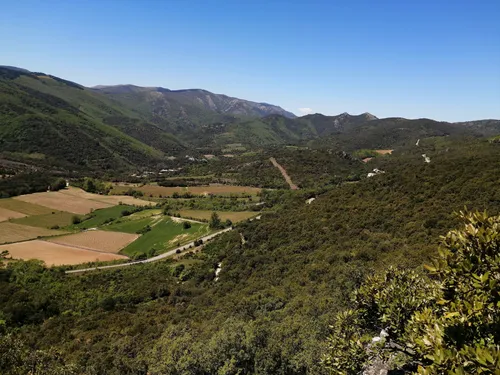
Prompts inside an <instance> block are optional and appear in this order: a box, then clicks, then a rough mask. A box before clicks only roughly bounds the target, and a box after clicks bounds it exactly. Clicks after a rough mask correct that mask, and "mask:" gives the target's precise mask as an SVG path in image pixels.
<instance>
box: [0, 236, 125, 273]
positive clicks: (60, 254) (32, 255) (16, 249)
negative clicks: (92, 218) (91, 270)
mask: <svg viewBox="0 0 500 375" xmlns="http://www.w3.org/2000/svg"><path fill="white" fill-rule="evenodd" d="M4 250H7V251H8V252H9V254H10V255H11V256H12V258H15V259H25V260H28V259H38V260H41V261H43V262H45V264H46V265H47V266H49V267H51V266H61V265H75V264H81V263H88V262H98V261H99V262H106V261H112V260H117V259H124V260H126V259H128V258H127V257H126V256H123V255H119V254H113V253H105V252H98V251H89V250H83V249H79V248H76V247H72V246H65V245H60V244H57V243H53V242H47V241H42V240H34V241H24V242H17V243H12V244H9V245H1V246H0V251H4Z"/></svg>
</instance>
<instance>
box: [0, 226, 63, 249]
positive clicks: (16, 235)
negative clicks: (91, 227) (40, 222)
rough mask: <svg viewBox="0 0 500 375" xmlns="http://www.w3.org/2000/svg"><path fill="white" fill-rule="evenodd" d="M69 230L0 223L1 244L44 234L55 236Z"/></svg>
mask: <svg viewBox="0 0 500 375" xmlns="http://www.w3.org/2000/svg"><path fill="white" fill-rule="evenodd" d="M64 233H67V232H63V231H59V230H51V229H46V228H36V227H30V226H28V225H21V224H15V223H9V222H3V223H0V244H1V243H7V242H17V241H26V240H30V239H32V238H37V237H39V236H40V237H43V236H55V235H58V234H64Z"/></svg>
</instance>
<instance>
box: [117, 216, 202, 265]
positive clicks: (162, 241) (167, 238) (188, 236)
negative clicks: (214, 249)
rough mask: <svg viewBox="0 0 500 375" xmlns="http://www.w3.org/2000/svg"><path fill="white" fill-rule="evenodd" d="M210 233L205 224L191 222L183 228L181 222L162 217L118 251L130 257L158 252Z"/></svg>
mask: <svg viewBox="0 0 500 375" xmlns="http://www.w3.org/2000/svg"><path fill="white" fill-rule="evenodd" d="M209 233H210V230H209V228H208V225H207V224H198V223H191V228H189V229H184V228H183V225H182V222H179V223H177V222H174V221H172V220H171V219H170V218H168V217H163V218H162V219H161V220H160V222H158V223H157V224H155V225H154V226H152V227H151V231H149V232H147V233H145V234H143V235H142V236H141V237H139V238H138V239H137V240H135V241H134V242H132V243H131V244H130V245H128V246H127V247H125V248H124V249H123V250H122V251H121V252H120V253H122V254H125V255H128V256H130V257H134V256H137V254H147V255H148V256H151V255H153V254H160V253H162V252H165V251H166V250H169V249H173V248H175V247H177V243H180V244H181V245H182V244H185V243H188V242H191V241H194V240H195V239H198V238H199V237H203V236H205V235H207V234H209Z"/></svg>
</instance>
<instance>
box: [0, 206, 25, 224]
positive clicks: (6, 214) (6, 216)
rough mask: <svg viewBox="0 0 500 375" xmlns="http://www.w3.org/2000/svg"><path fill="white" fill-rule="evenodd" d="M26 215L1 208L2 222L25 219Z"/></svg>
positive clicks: (0, 217)
mask: <svg viewBox="0 0 500 375" xmlns="http://www.w3.org/2000/svg"><path fill="white" fill-rule="evenodd" d="M25 216H26V215H25V214H22V213H20V212H17V211H11V210H8V209H6V208H1V207H0V221H6V220H10V219H18V218H21V217H25Z"/></svg>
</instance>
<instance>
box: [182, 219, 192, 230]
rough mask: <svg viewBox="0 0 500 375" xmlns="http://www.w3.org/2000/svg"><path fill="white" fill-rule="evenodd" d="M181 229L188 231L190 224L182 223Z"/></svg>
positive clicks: (187, 222)
mask: <svg viewBox="0 0 500 375" xmlns="http://www.w3.org/2000/svg"><path fill="white" fill-rule="evenodd" d="M182 227H183V228H184V229H189V228H191V223H190V222H189V221H185V222H183V223H182Z"/></svg>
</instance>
